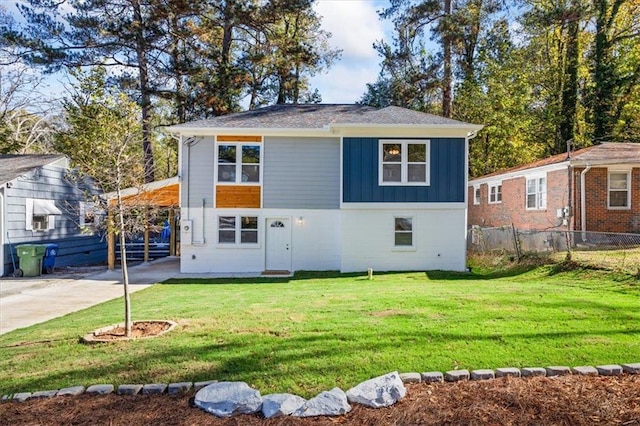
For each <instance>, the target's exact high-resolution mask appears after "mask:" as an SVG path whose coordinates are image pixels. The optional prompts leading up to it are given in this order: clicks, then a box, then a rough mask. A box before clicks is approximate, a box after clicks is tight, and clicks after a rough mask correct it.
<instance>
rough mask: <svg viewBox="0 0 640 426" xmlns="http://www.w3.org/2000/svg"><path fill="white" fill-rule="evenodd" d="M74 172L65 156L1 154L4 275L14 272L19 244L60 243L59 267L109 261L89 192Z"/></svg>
mask: <svg viewBox="0 0 640 426" xmlns="http://www.w3.org/2000/svg"><path fill="white" fill-rule="evenodd" d="M71 173H72V171H71V170H70V169H69V160H68V158H67V157H65V156H64V155H0V259H1V260H2V261H1V262H0V276H5V275H8V274H11V273H12V272H13V262H12V259H11V254H12V251H11V250H13V257H14V260H15V263H16V267H17V265H18V262H19V259H18V257H17V256H16V249H15V247H16V246H17V245H20V244H47V243H56V244H58V246H59V248H58V253H57V255H56V261H55V266H56V267H64V266H69V265H83V264H92V263H101V262H106V259H107V245H106V239H105V238H101V236H100V235H99V233H98V232H96V231H95V230H93V223H89V222H90V221H91V220H94V218H95V216H94V215H92V214H90V207H88V206H89V205H88V204H87V203H85V202H84V201H85V199H86V191H87V190H88V189H89V188H88V187H86V186H84V185H83V184H81V183H80V184H79V183H78V182H77V180H75V179H73V178H70V176H71ZM85 213H87V214H85Z"/></svg>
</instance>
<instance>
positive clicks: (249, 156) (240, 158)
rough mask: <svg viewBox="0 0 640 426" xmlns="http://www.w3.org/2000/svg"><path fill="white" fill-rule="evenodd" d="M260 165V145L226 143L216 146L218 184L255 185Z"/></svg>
mask: <svg viewBox="0 0 640 426" xmlns="http://www.w3.org/2000/svg"><path fill="white" fill-rule="evenodd" d="M260 164H261V150H260V145H256V144H242V143H226V142H225V143H220V144H219V145H218V182H219V183H230V184H232V183H233V184H243V183H245V184H257V183H259V182H260Z"/></svg>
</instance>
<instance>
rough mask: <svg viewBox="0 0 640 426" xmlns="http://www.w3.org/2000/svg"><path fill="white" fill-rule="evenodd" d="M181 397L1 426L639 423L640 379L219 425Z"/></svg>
mask: <svg viewBox="0 0 640 426" xmlns="http://www.w3.org/2000/svg"><path fill="white" fill-rule="evenodd" d="M192 396H193V393H191V394H188V395H182V396H179V397H174V396H168V395H162V396H118V395H106V396H89V395H81V396H78V397H55V398H51V399H40V400H30V401H27V402H24V403H18V402H8V403H4V404H0V425H16V424H20V425H62V424H65V425H66V424H73V425H89V424H93V425H95V424H109V425H131V424H136V425H154V426H155V425H159V424H171V425H249V426H251V425H260V426H267V425H268V426H274V425H314V426H315V425H336V424H342V425H461V424H462V425H594V424H606V425H624V426H630V425H640V375H623V376H616V377H603V376H589V377H585V376H564V377H557V378H541V377H534V378H527V379H515V378H502V379H496V380H489V381H477V382H476V381H472V382H458V383H438V384H414V385H407V396H406V397H405V398H404V399H403V400H402V401H400V402H399V403H398V404H396V405H394V406H393V407H389V408H385V409H378V410H375V409H370V408H365V407H362V406H358V405H354V407H353V410H352V411H351V412H350V413H349V414H347V415H346V416H342V417H332V418H329V417H324V418H310V419H296V418H291V417H286V418H277V419H270V420H266V419H264V418H262V417H260V416H258V415H243V416H238V417H233V418H229V419H218V418H216V417H214V416H212V415H210V414H207V413H205V412H203V411H201V410H199V409H197V408H191V407H189V398H190V397H192Z"/></svg>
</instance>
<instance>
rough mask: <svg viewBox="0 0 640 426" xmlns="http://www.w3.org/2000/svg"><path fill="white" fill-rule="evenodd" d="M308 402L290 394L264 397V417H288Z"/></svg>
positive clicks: (275, 394)
mask: <svg viewBox="0 0 640 426" xmlns="http://www.w3.org/2000/svg"><path fill="white" fill-rule="evenodd" d="M305 402H307V400H306V399H304V398H302V397H299V396H298V395H292V394H290V393H273V394H271V395H265V396H263V397H262V415H264V416H265V417H266V418H267V419H270V418H271V417H280V416H288V415H289V414H291V413H293V412H294V411H296V410H297V409H299V408H300V407H302V406H303V405H304V403H305Z"/></svg>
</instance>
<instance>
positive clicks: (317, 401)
mask: <svg viewBox="0 0 640 426" xmlns="http://www.w3.org/2000/svg"><path fill="white" fill-rule="evenodd" d="M349 411H351V406H350V405H349V402H348V401H347V395H346V394H345V393H344V391H343V390H342V389H340V388H333V389H331V390H330V391H324V392H321V393H320V394H318V395H317V396H316V397H314V398H311V399H310V400H308V401H307V402H305V403H304V405H303V406H302V407H300V408H299V409H297V410H296V411H294V412H293V413H292V416H295V417H313V416H340V415H342V414H347V413H348V412H349Z"/></svg>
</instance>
